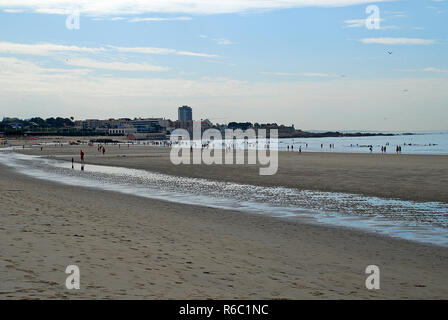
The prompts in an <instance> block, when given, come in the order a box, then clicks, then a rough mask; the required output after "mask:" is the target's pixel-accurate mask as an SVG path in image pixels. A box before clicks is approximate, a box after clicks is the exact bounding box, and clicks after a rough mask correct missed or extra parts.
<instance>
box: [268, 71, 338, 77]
mask: <svg viewBox="0 0 448 320" xmlns="http://www.w3.org/2000/svg"><path fill="white" fill-rule="evenodd" d="M260 74H266V75H272V76H281V77H297V76H300V77H309V78H331V77H335V76H334V75H331V74H328V73H317V72H299V73H290V72H260Z"/></svg>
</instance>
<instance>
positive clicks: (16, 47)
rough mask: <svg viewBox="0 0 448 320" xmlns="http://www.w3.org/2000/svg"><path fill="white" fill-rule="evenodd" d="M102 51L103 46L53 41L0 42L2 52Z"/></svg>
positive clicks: (47, 53) (35, 53)
mask: <svg viewBox="0 0 448 320" xmlns="http://www.w3.org/2000/svg"><path fill="white" fill-rule="evenodd" d="M101 51H105V49H104V48H102V47H99V48H88V47H79V46H66V45H59V44H53V43H37V44H22V43H13V42H0V52H1V53H13V54H32V55H49V54H52V53H55V52H85V53H97V52H101Z"/></svg>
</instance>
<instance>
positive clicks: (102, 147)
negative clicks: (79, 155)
mask: <svg viewBox="0 0 448 320" xmlns="http://www.w3.org/2000/svg"><path fill="white" fill-rule="evenodd" d="M81 152H82V151H81ZM98 152H103V154H105V153H106V148H105V147H104V146H103V145H100V144H99V145H98Z"/></svg>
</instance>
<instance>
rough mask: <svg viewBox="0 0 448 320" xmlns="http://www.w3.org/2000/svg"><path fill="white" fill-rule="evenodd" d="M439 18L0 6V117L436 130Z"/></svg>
mask: <svg viewBox="0 0 448 320" xmlns="http://www.w3.org/2000/svg"><path fill="white" fill-rule="evenodd" d="M310 3H311V5H310ZM372 4H373V5H376V6H377V7H378V9H379V10H380V11H379V20H378V21H379V22H380V29H376V30H369V29H367V28H366V27H365V19H366V18H367V17H368V16H369V14H367V13H366V8H367V6H369V5H372ZM77 11H79V13H80V24H79V29H69V28H67V26H66V19H67V17H69V16H70V15H71V14H73V13H76V12H77ZM447 15H448V1H442V0H439V1H434V0H426V1H403V0H402V1H376V2H373V1H368V0H334V1H330V0H316V1H307V0H296V1H294V0H285V1H270V0H267V1H258V0H252V1H248V0H245V1H244V0H230V1H226V2H220V1H206V0H187V1H180V0H170V1H136V0H130V1H120V0H115V1H90V2H88V1H70V0H68V1H62V0H42V1H40V0H35V1H27V0H19V1H17V0H15V1H10V0H0V116H19V117H31V116H42V117H49V116H74V117H75V118H78V119H84V118H108V117H124V116H126V117H168V118H173V119H175V118H176V114H177V110H176V109H177V107H178V106H180V105H183V104H188V105H191V106H192V107H193V110H194V117H195V118H196V119H200V118H210V119H211V120H212V121H214V122H227V121H231V120H237V121H252V122H256V121H257V122H278V123H284V124H294V125H295V126H296V127H297V128H303V129H369V130H394V129H397V130H429V129H448V126H447V123H448V122H447V121H446V118H447V116H448V92H447V90H446V89H447V88H448V61H447V59H446V57H448V34H447V31H448V22H447V21H448V19H447V17H448V16H447ZM388 51H389V52H392V54H389V53H388Z"/></svg>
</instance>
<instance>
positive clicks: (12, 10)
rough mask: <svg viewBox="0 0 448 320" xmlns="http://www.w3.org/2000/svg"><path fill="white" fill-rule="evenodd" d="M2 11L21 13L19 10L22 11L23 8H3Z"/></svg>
mask: <svg viewBox="0 0 448 320" xmlns="http://www.w3.org/2000/svg"><path fill="white" fill-rule="evenodd" d="M3 12H7V13H21V12H23V10H20V9H3Z"/></svg>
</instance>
